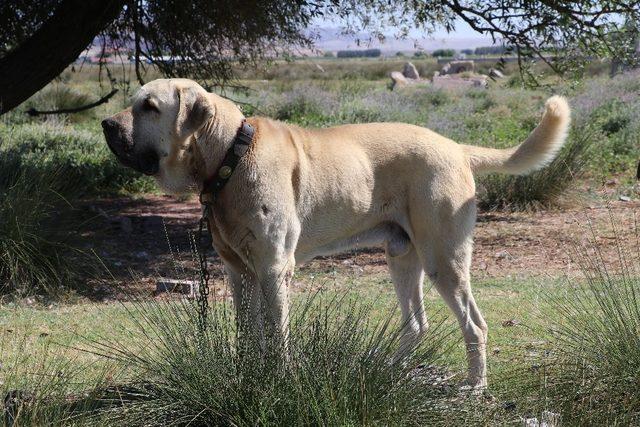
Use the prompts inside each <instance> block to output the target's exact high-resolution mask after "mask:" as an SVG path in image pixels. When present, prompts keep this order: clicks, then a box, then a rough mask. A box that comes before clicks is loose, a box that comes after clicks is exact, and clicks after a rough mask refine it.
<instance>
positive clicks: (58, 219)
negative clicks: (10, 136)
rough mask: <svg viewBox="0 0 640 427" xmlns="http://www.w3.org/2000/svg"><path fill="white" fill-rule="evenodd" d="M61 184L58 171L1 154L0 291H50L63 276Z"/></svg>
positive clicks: (66, 270) (68, 270) (68, 269)
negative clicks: (22, 165)
mask: <svg viewBox="0 0 640 427" xmlns="http://www.w3.org/2000/svg"><path fill="white" fill-rule="evenodd" d="M67 184H68V181H67V180H66V177H65V176H64V175H63V174H61V173H60V172H59V171H51V170H48V171H41V170H38V169H36V168H29V169H25V168H23V167H21V165H20V162H19V160H17V159H16V158H15V156H7V155H3V156H2V161H1V162H0V218H1V219H2V220H1V221H0V293H3V294H5V293H13V292H16V293H18V294H19V295H29V294H33V293H36V292H41V291H45V292H47V293H49V294H52V293H55V292H56V291H58V290H59V288H60V287H61V286H62V285H63V284H66V283H67V282H68V281H69V279H70V277H71V276H72V274H73V268H72V262H71V257H70V252H72V249H71V248H70V247H69V246H68V245H67V244H66V243H65V241H66V240H67V239H68V232H69V230H70V229H71V226H70V224H69V222H68V215H69V212H70V210H71V208H70V205H69V204H68V202H67V200H66V199H65V196H64V194H65V193H66V194H67V195H68V194H70V191H69V190H70V188H69V185H67Z"/></svg>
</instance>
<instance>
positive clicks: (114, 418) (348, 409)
mask: <svg viewBox="0 0 640 427" xmlns="http://www.w3.org/2000/svg"><path fill="white" fill-rule="evenodd" d="M370 309H371V307H369V306H367V305H363V304H362V303H356V302H355V301H352V300H348V299H345V298H338V297H333V298H330V297H324V296H316V297H315V298H312V299H311V300H310V301H307V302H304V303H301V304H299V305H296V306H295V307H294V309H293V311H292V313H293V314H292V318H291V334H290V338H289V341H288V346H287V348H286V349H285V348H283V347H282V346H281V344H280V343H279V342H278V341H277V340H274V339H272V338H269V337H266V338H265V339H262V340H259V339H256V340H253V339H250V338H248V336H245V337H244V339H240V340H239V339H238V333H237V329H236V326H235V322H234V321H233V315H232V314H231V313H230V308H229V305H228V304H221V303H218V304H216V305H214V307H213V308H212V309H211V311H210V313H209V319H210V322H209V324H208V327H207V328H206V330H205V332H204V333H202V332H200V330H199V326H198V318H197V314H196V310H195V307H194V305H192V304H191V303H189V302H176V301H173V302H165V303H160V304H158V303H154V302H148V303H136V304H135V306H134V307H133V308H131V319H135V320H132V324H131V327H130V329H129V332H130V338H131V339H127V342H128V344H123V343H122V342H113V341H109V340H108V339H107V340H106V341H104V340H97V341H93V342H92V343H91V345H90V347H91V348H92V351H95V352H97V353H100V354H103V355H105V356H106V357H109V358H112V359H114V360H116V361H118V362H119V363H121V364H123V365H124V366H127V367H129V368H130V369H131V372H132V381H131V382H130V383H129V387H130V389H135V390H136V391H135V392H133V393H131V394H129V395H127V394H123V395H122V404H123V406H122V407H118V408H113V409H107V410H103V411H101V412H100V413H99V414H98V417H99V418H100V419H102V420H105V419H106V420H109V423H112V424H113V425H236V426H244V425H425V424H430V425H434V424H441V425H446V424H449V423H450V422H451V421H452V420H454V422H456V421H455V419H454V417H458V420H457V421H460V422H464V420H465V419H467V418H469V419H471V418H474V417H476V416H477V414H475V413H474V412H472V411H465V410H456V411H454V408H456V409H460V408H461V407H462V406H464V405H462V404H461V403H460V402H461V401H460V399H459V395H457V392H456V391H455V388H453V387H450V386H449V385H448V382H447V381H446V380H443V379H442V378H438V377H439V375H441V374H438V370H437V369H436V368H434V367H433V365H434V364H437V363H438V362H439V361H441V356H443V355H444V354H445V353H446V352H447V351H448V349H449V348H450V347H451V345H452V341H451V340H450V332H451V331H453V330H454V328H452V327H451V325H449V324H448V323H441V324H436V325H434V326H433V327H432V329H431V330H430V332H429V334H428V336H427V337H426V339H425V340H424V341H423V342H422V344H421V345H420V346H419V348H418V349H417V351H416V352H415V353H414V354H413V355H411V356H406V357H405V358H403V359H400V360H397V361H395V362H394V358H393V356H394V352H395V351H396V349H397V348H398V339H399V332H398V329H397V326H398V325H397V324H395V323H394V322H392V321H391V320H386V321H378V322H376V321H372V320H371V317H370V316H369V314H370V311H371V310H370ZM393 317H394V318H395V316H393ZM456 397H457V398H458V399H456ZM454 413H455V415H452V414H454Z"/></svg>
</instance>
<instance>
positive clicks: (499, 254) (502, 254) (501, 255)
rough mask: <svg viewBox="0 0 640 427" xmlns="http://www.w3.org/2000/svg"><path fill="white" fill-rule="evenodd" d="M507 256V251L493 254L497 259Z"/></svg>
mask: <svg viewBox="0 0 640 427" xmlns="http://www.w3.org/2000/svg"><path fill="white" fill-rule="evenodd" d="M508 256H509V253H508V252H507V251H500V252H496V255H495V257H496V258H497V259H504V258H506V257H508Z"/></svg>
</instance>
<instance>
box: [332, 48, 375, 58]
mask: <svg viewBox="0 0 640 427" xmlns="http://www.w3.org/2000/svg"><path fill="white" fill-rule="evenodd" d="M380 55H382V51H380V49H363V50H339V51H338V54H337V56H338V58H378V57H379V56H380Z"/></svg>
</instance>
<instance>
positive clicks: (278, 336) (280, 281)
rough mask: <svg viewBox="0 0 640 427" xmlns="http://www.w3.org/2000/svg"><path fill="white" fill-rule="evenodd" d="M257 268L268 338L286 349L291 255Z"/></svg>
mask: <svg viewBox="0 0 640 427" xmlns="http://www.w3.org/2000/svg"><path fill="white" fill-rule="evenodd" d="M273 261H274V262H272V263H271V264H269V265H265V266H263V267H262V269H261V270H259V273H258V279H259V282H260V287H261V289H262V295H263V300H264V303H265V309H266V313H265V314H266V316H265V320H266V321H265V326H266V332H267V335H268V337H269V338H271V339H273V341H272V342H273V343H274V344H275V345H277V346H283V347H284V350H285V351H286V348H287V341H288V339H289V286H290V285H291V279H292V277H293V269H294V266H295V261H294V257H293V255H289V256H286V257H282V258H280V259H275V260H273Z"/></svg>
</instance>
